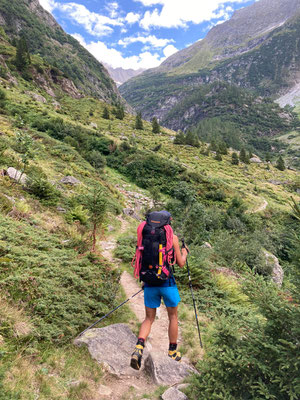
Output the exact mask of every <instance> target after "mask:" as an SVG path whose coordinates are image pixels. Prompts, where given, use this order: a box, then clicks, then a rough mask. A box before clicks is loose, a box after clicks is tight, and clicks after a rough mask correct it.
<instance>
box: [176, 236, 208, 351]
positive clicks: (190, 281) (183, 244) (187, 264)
mask: <svg viewBox="0 0 300 400" xmlns="http://www.w3.org/2000/svg"><path fill="white" fill-rule="evenodd" d="M181 242H182V248H183V249H186V251H187V252H188V253H189V250H188V249H187V248H186V246H185V243H184V239H183V238H182V239H181ZM186 266H187V271H188V276H189V286H190V289H191V293H192V299H193V305H194V310H195V317H196V323H197V328H198V335H199V341H200V346H201V349H203V344H202V340H201V334H200V328H199V321H198V315H197V309H196V302H195V297H194V292H193V286H192V279H191V274H190V269H189V263H188V260H187V257H186Z"/></svg>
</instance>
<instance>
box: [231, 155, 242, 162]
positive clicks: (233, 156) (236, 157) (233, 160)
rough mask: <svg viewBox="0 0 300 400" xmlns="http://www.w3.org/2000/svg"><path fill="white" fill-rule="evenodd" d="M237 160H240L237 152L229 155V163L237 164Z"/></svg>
mask: <svg viewBox="0 0 300 400" xmlns="http://www.w3.org/2000/svg"><path fill="white" fill-rule="evenodd" d="M239 162H240V160H239V157H238V155H237V153H232V155H231V164H233V165H239Z"/></svg>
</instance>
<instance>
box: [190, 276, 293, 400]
mask: <svg viewBox="0 0 300 400" xmlns="http://www.w3.org/2000/svg"><path fill="white" fill-rule="evenodd" d="M244 291H245V293H246V294H247V295H248V296H249V297H250V299H251V301H253V302H254V303H255V305H256V307H257V314H256V315H255V314H249V310H247V309H244V310H243V309H242V308H240V310H239V312H238V313H235V315H231V316H225V315H223V316H220V317H219V318H218V320H216V321H215V323H214V329H213V332H211V335H210V343H209V344H208V345H207V347H206V353H205V358H204V360H202V361H201V364H200V362H199V364H198V366H199V369H200V370H201V374H199V375H195V376H194V377H193V378H192V380H191V382H192V384H191V385H190V386H189V388H188V389H187V395H188V398H189V399H191V400H196V399H197V400H198V399H203V400H206V399H212V400H217V399H228V400H246V399H249V400H250V399H257V400H258V399H261V400H264V399H273V400H296V399H298V397H299V388H300V379H299V373H298V372H299V358H298V353H299V335H300V325H299V320H300V310H299V307H295V305H294V304H291V303H288V302H287V301H286V300H285V299H284V298H283V297H282V296H280V295H279V293H278V290H277V289H276V287H275V285H273V284H272V283H266V282H264V281H263V280H262V279H258V278H251V279H249V280H247V281H245V283H244Z"/></svg>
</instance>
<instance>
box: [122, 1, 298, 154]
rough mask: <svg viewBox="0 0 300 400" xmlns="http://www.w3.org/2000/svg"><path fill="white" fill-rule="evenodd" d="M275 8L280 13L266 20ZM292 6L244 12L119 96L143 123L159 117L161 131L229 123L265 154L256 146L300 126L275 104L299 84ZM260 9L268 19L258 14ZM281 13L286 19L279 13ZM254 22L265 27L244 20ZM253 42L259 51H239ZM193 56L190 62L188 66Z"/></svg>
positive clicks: (263, 4)
mask: <svg viewBox="0 0 300 400" xmlns="http://www.w3.org/2000/svg"><path fill="white" fill-rule="evenodd" d="M270 4H273V5H274V13H273V12H271V13H270V15H269V17H268V18H265V19H264V18H263V16H264V15H265V13H266V10H267V9H268V7H269V6H270ZM275 6H276V7H275ZM294 6H295V7H294V8H291V4H290V2H286V1H283V2H280V1H279V2H278V1H275V0H274V1H269V0H266V1H265V0H260V1H259V2H256V3H255V4H253V5H252V6H249V7H247V8H245V9H243V10H240V11H239V12H238V13H236V14H235V15H234V17H233V18H232V19H231V20H230V21H227V22H225V23H224V24H221V25H219V26H217V27H215V28H213V29H212V30H211V32H209V34H208V35H207V37H206V38H205V39H204V40H203V41H201V42H197V43H196V44H195V45H193V46H192V47H190V48H189V49H190V50H189V49H186V50H183V53H184V55H183V56H181V52H179V53H176V54H175V55H173V56H171V57H170V59H168V60H166V61H165V63H163V64H162V66H161V67H159V68H158V69H156V70H155V69H153V70H149V71H146V72H144V73H143V74H141V75H139V76H138V77H136V78H133V79H131V80H130V81H128V82H126V83H125V84H124V85H122V86H121V87H120V92H121V94H122V95H123V96H124V97H125V99H126V100H127V101H128V103H129V104H131V105H132V106H133V107H134V108H135V109H136V110H138V111H140V112H141V113H142V115H143V117H144V118H146V119H148V120H151V119H152V118H153V116H156V117H157V118H158V119H159V120H160V122H161V124H162V125H166V126H168V127H170V128H172V129H175V130H178V129H181V130H184V131H187V130H188V129H190V128H192V127H195V126H197V125H198V124H201V122H202V121H205V120H209V119H211V118H216V117H220V118H221V119H222V121H228V120H230V121H231V122H232V123H233V124H234V129H235V130H237V131H239V132H240V133H239V135H240V136H241V138H242V140H243V141H244V144H247V145H248V147H249V149H251V148H252V150H253V151H257V152H259V151H261V150H262V146H260V145H259V144H258V145H256V144H255V143H253V142H257V141H260V139H261V138H264V137H266V136H267V137H274V136H276V135H277V134H278V133H281V134H284V133H287V132H288V131H289V130H293V129H294V128H295V127H297V126H298V124H299V122H298V121H297V117H296V116H295V115H294V116H293V115H292V113H291V110H289V109H288V108H287V109H285V110H284V111H283V110H281V109H280V108H279V107H278V106H277V105H276V104H275V103H273V100H274V99H276V98H277V97H279V96H281V95H283V94H284V93H286V92H289V91H290V90H291V88H293V87H294V86H296V85H297V82H298V76H299V68H298V66H299V63H298V61H297V60H299V56H300V53H299V46H298V37H299V29H300V17H299V16H298V14H297V12H298V11H297V10H298V9H299V2H295V4H294ZM261 7H263V10H264V12H262V13H261V14H258V11H259V12H260V11H261V10H260V8H261ZM278 7H279V8H280V9H281V12H277V11H278ZM257 8H258V10H257ZM272 10H273V8H272ZM276 10H277V11H276ZM252 14H253V16H254V15H259V17H260V18H261V19H259V21H256V19H255V18H254V17H253V18H249V22H248V24H246V23H245V19H246V17H247V16H251V15H252ZM291 15H293V16H291ZM286 19H287V21H286ZM264 21H265V25H264ZM270 26H272V27H273V28H272V29H270ZM239 27H242V30H239V29H238V28H239ZM263 30H266V31H267V32H266V33H265V35H262V31H263ZM227 31H228V32H231V34H230V35H229V37H232V35H234V37H235V40H236V45H234V46H233V45H232V46H231V47H230V46H229V42H228V43H227V42H226V43H223V42H222V40H221V39H222V38H224V37H226V38H227V34H225V33H226V32H227ZM246 32H248V36H247V35H246ZM239 35H240V36H239ZM255 35H258V36H257V38H258V39H257V41H255V40H254V39H253V40H254V42H253V43H254V45H253V46H250V45H249V46H248V47H247V46H246V48H245V47H244V48H242V47H240V46H242V45H244V43H245V40H246V36H247V37H248V39H249V37H252V36H253V37H254V36H255ZM248 39H247V40H248ZM226 40H227V39H226ZM249 40H250V39H249ZM218 46H220V47H218ZM220 49H222V51H223V50H224V54H223V53H220V51H221V50H220ZM241 49H242V50H241ZM189 51H190V52H191V54H192V56H191V57H190V56H189V57H190V58H189V57H188V58H187V59H185V54H186V53H188V52H189ZM209 54H210V55H209ZM288 103H289V102H288ZM262 105H263V106H262ZM281 105H283V103H282V102H281ZM241 115H242V116H243V117H242V119H240V117H241ZM261 118H262V119H264V122H263V125H264V126H262V125H261V124H260V122H261V121H262V119H261ZM267 121H268V122H267ZM274 121H276V123H274V125H273V122H274ZM265 122H267V123H266V124H265ZM278 122H279V123H278ZM253 126H255V130H254V131H253V129H252V128H253ZM284 126H285V127H284ZM280 130H281V132H279V131H280ZM245 131H247V133H245ZM269 142H270V146H269V147H270V148H271V147H272V143H271V141H269Z"/></svg>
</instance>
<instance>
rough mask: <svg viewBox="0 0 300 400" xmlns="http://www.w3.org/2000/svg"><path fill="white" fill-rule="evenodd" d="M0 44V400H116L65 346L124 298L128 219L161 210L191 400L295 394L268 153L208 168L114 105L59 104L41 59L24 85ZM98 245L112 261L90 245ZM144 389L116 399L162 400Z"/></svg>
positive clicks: (288, 259) (293, 248) (281, 178)
mask: <svg viewBox="0 0 300 400" xmlns="http://www.w3.org/2000/svg"><path fill="white" fill-rule="evenodd" d="M0 45H1V46H0V48H1V56H2V58H1V79H0V84H1V90H0V110H1V113H0V125H1V133H0V172H1V173H0V290H1V292H0V293H1V294H0V357H1V364H0V399H1V400H8V399H10V400H33V399H36V398H37V397H39V398H40V399H49V400H50V399H51V400H52V399H60V400H75V399H80V400H84V399H97V398H99V397H102V393H103V386H105V385H111V386H110V387H112V394H111V395H110V397H109V396H108V398H110V399H113V400H116V399H117V398H116V397H114V393H113V389H114V385H115V386H117V385H119V384H120V381H121V382H122V378H121V379H118V380H114V379H115V378H114V377H113V376H112V375H111V374H110V373H109V372H107V370H105V369H104V368H103V367H102V366H101V365H99V364H97V363H96V362H95V360H93V359H92V358H91V357H90V355H89V354H88V352H87V351H86V349H85V348H77V347H75V346H73V344H72V343H73V339H74V338H75V337H76V336H77V335H78V333H79V332H80V331H81V330H83V329H84V328H86V327H87V326H89V325H90V324H91V323H92V322H94V321H95V320H97V318H100V317H101V316H103V315H104V314H106V313H108V312H109V311H110V310H111V309H113V308H114V307H115V306H117V305H118V304H119V303H121V302H122V301H123V300H125V295H124V293H123V291H122V288H121V287H120V272H122V271H124V270H130V272H132V271H131V269H130V268H131V267H130V266H129V265H130V261H131V259H132V254H133V253H134V249H135V245H136V236H135V235H136V233H135V229H136V226H137V224H138V221H137V220H136V219H134V218H132V217H130V216H129V217H126V216H125V212H126V213H127V214H129V215H134V216H136V215H137V218H143V216H144V214H145V212H146V211H147V210H148V209H149V208H151V207H155V208H159V209H161V208H164V209H168V210H170V211H171V212H172V215H173V219H174V220H173V228H174V230H175V231H176V232H177V233H178V235H180V236H182V235H184V236H185V238H186V241H187V243H188V244H189V247H190V258H189V262H190V268H191V273H192V283H193V287H194V292H195V298H196V304H197V308H198V312H199V320H200V325H201V331H202V333H203V339H204V343H205V354H204V355H203V353H202V352H201V351H199V348H198V347H199V346H198V344H197V343H198V342H197V340H198V338H197V330H196V327H195V324H194V314H193V305H192V300H191V296H190V292H189V287H188V278H187V271H186V269H182V270H179V268H176V279H177V282H178V286H179V290H180V294H181V297H182V303H181V305H180V311H179V314H180V321H181V330H182V338H181V341H180V350H181V351H182V352H183V353H184V355H185V356H186V357H188V358H189V360H190V362H191V363H192V364H193V365H194V366H195V367H196V368H197V369H198V370H199V371H200V372H201V374H200V375H194V376H193V377H192V378H191V379H190V381H189V382H190V384H189V387H188V388H187V389H186V390H187V393H188V398H191V399H204V400H211V399H213V398H214V396H215V395H216V391H217V396H218V397H221V398H222V397H224V396H225V395H226V396H227V398H228V399H230V400H243V399H244V396H247V397H248V398H257V399H258V398H267V397H271V398H272V397H273V398H279V399H283V400H288V399H290V398H293V397H294V398H297V390H298V386H297V385H298V374H297V368H296V367H295V366H296V365H297V362H298V348H299V307H297V306H296V305H297V304H299V277H298V275H297V265H298V259H299V243H300V242H299V240H298V237H299V234H300V231H299V229H300V225H299V220H298V218H299V215H298V213H297V212H298V211H299V210H298V208H297V207H298V206H297V205H298V203H299V201H300V196H299V189H300V187H299V184H300V183H299V176H298V174H297V172H295V171H293V170H287V169H285V170H280V169H278V168H276V166H275V164H276V161H277V160H276V159H277V156H278V154H276V159H275V158H274V160H273V162H262V163H259V164H257V163H254V162H252V163H250V164H248V163H246V162H242V161H239V163H238V164H237V165H233V164H232V151H231V150H229V151H228V152H227V154H224V155H222V157H221V159H216V153H215V151H214V150H213V149H211V148H209V147H208V145H207V144H206V143H205V142H204V141H202V142H201V143H199V147H196V146H190V145H188V144H176V143H174V138H175V135H176V133H175V132H174V131H171V130H169V129H168V128H165V127H161V132H160V133H158V134H155V133H153V132H152V126H151V124H150V123H149V122H146V121H142V122H143V129H136V128H135V124H136V117H135V116H133V115H130V114H128V113H124V110H123V109H122V107H120V105H117V106H112V105H111V104H108V103H105V102H103V101H101V100H99V99H95V98H93V97H90V96H84V97H82V96H75V95H74V93H73V92H72V91H71V92H69V91H68V90H69V89H70V87H71V86H70V85H72V81H71V80H69V79H68V80H67V82H68V84H66V81H65V79H67V78H66V77H64V76H63V73H62V72H61V71H60V70H59V69H58V68H57V69H56V70H55V77H56V79H53V75H52V74H51V72H50V71H51V69H52V66H51V64H49V63H48V61H47V60H46V59H44V58H42V57H40V56H37V55H32V54H30V59H31V60H30V64H29V65H28V66H27V70H26V72H27V74H25V76H24V71H19V70H18V69H17V68H16V64H15V63H16V54H17V49H16V47H15V46H14V45H13V44H11V43H10V42H9V41H8V40H7V39H6V38H5V34H4V33H3V31H2V32H1V43H0ZM28 74H29V77H30V78H31V79H28ZM38 77H39V78H38ZM45 82H46V84H45ZM49 89H51V90H52V91H53V92H54V93H55V94H56V97H55V98H54V97H53V96H52V95H51V94H49V93H48V91H49ZM226 90H227V89H226ZM249 101H250V100H249ZM251 101H252V100H251ZM260 124H261V126H262V125H263V124H262V121H260ZM10 168H15V169H17V170H18V171H22V172H23V175H22V176H21V177H20V176H18V174H17V173H16V171H14V170H11V169H10ZM291 197H292V198H293V199H294V201H295V204H294V203H293V202H292V200H291ZM128 198H130V203H129V205H128V204H127V201H128ZM148 200H150V201H148ZM151 203H152V204H151ZM153 203H154V204H153ZM293 204H294V205H293ZM125 206H126V207H127V206H128V207H129V210H128V208H126V209H125V210H123V209H124V208H125ZM297 210H298V211H297ZM124 221H125V222H126V223H124ZM95 224H96V228H97V229H95ZM93 238H94V239H95V242H93ZM109 240H110V241H114V243H117V247H116V249H115V254H114V257H115V259H114V260H113V259H110V258H109V257H111V253H110V252H109V251H108V250H109V249H107V248H103V247H101V246H103V244H104V243H108V241H109ZM120 260H121V261H120ZM113 262H114V264H113ZM275 282H276V283H275ZM115 322H118V323H120V322H123V323H125V324H127V325H128V326H130V327H131V328H132V329H133V331H134V332H135V333H136V332H137V328H138V323H137V320H136V318H135V316H133V315H132V313H131V312H130V310H129V309H128V308H126V306H124V308H122V309H121V311H116V313H114V314H112V316H111V317H109V318H107V319H106V320H105V321H104V322H103V323H101V326H104V325H111V324H112V323H115ZM220 355H222V356H220ZM202 357H203V358H202ZM225 366H226V368H225ZM237 376H238V377H239V379H237ZM258 382H259V384H258ZM142 389H144V391H145V392H144V393H143V394H142V395H139V396H138V395H137V393H141V388H138V389H136V388H134V387H133V386H132V387H130V386H127V387H126V390H123V392H122V393H121V395H120V397H118V398H119V399H120V400H121V399H122V400H134V399H142V398H147V397H148V398H151V399H153V400H158V399H159V398H160V396H161V394H162V393H163V392H164V391H165V389H166V388H165V387H164V386H163V387H160V386H156V389H155V390H154V391H151V392H150V391H148V392H147V387H145V388H144V387H143V388H142ZM262 393H263V394H262Z"/></svg>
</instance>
